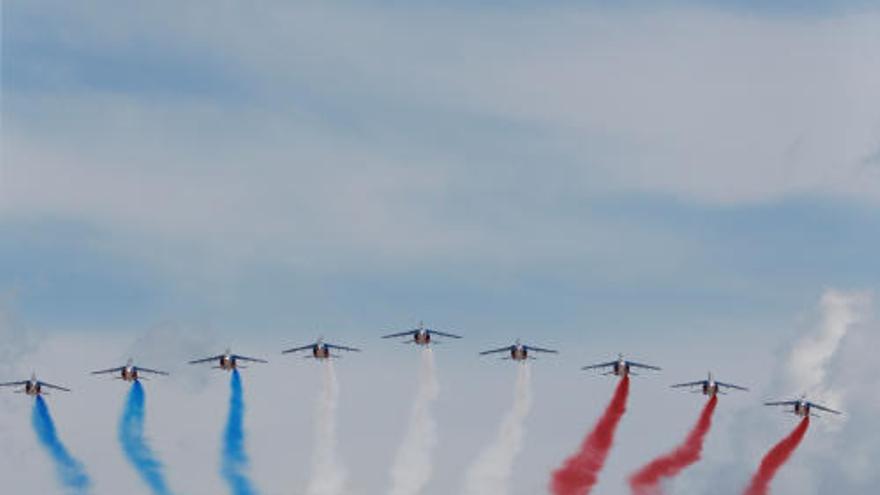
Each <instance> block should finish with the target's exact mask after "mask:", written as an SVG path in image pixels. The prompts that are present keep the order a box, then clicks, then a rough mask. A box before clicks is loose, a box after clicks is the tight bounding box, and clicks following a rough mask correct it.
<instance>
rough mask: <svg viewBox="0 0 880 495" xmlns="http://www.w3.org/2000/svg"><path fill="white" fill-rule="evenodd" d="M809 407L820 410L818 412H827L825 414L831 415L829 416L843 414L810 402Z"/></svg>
mask: <svg viewBox="0 0 880 495" xmlns="http://www.w3.org/2000/svg"><path fill="white" fill-rule="evenodd" d="M810 407H814V408H816V409H818V410H820V411H825V412H827V413H831V414H843V413H842V412H840V411H835V410H834V409H829V408H827V407H825V406H820V405H819V404H816V403H813V402H810Z"/></svg>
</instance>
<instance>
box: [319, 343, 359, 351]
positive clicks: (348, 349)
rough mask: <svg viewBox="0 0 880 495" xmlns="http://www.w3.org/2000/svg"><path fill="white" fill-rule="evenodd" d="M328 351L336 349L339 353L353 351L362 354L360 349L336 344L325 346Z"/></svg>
mask: <svg viewBox="0 0 880 495" xmlns="http://www.w3.org/2000/svg"><path fill="white" fill-rule="evenodd" d="M324 345H326V346H327V348H328V349H336V350H337V351H351V352H361V350H360V349H357V348H355V347H348V346H344V345H336V344H324Z"/></svg>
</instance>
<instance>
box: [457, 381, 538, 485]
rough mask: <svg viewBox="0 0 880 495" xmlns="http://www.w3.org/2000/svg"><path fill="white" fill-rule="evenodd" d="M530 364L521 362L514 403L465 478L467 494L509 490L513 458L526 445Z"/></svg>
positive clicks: (530, 393) (529, 400)
mask: <svg viewBox="0 0 880 495" xmlns="http://www.w3.org/2000/svg"><path fill="white" fill-rule="evenodd" d="M531 381H532V380H531V368H530V366H529V364H528V363H522V364H520V365H519V366H518V369H517V373H516V386H515V388H514V399H513V406H512V407H511V409H510V411H508V412H507V414H506V415H505V417H504V420H503V421H502V422H501V425H500V426H499V428H498V433H497V435H496V437H495V439H494V440H493V441H492V443H491V444H489V445H488V446H487V447H486V448H485V450H483V452H482V453H481V454H480V456H479V457H478V458H477V460H476V461H474V463H473V464H472V465H471V467H470V468H469V469H468V472H467V478H466V480H465V489H464V493H465V495H484V494H487V493H488V494H492V495H504V494H506V493H509V491H510V477H511V475H512V474H513V462H514V460H515V459H516V456H517V454H519V453H520V451H521V450H522V448H523V443H524V440H525V434H526V431H525V419H526V416H527V415H528V413H529V410H530V409H531V407H532V383H531Z"/></svg>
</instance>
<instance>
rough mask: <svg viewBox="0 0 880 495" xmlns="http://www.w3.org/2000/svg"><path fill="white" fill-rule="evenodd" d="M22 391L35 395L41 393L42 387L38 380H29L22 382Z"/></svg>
mask: <svg viewBox="0 0 880 495" xmlns="http://www.w3.org/2000/svg"><path fill="white" fill-rule="evenodd" d="M24 393H25V394H27V395H30V396H31V397H36V396H38V395H40V394H42V393H43V387H42V386H40V382H37V381H34V380H31V381H29V382H27V383H25V384H24Z"/></svg>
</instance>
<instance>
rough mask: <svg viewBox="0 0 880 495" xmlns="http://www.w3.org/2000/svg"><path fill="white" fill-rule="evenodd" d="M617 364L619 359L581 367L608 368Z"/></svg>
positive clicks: (583, 368)
mask: <svg viewBox="0 0 880 495" xmlns="http://www.w3.org/2000/svg"><path fill="white" fill-rule="evenodd" d="M615 364H617V361H608V362H607V363H601V364H591V365H590V366H583V367H581V369H582V370H596V369H599V368H607V367H609V366H614V365H615Z"/></svg>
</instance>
